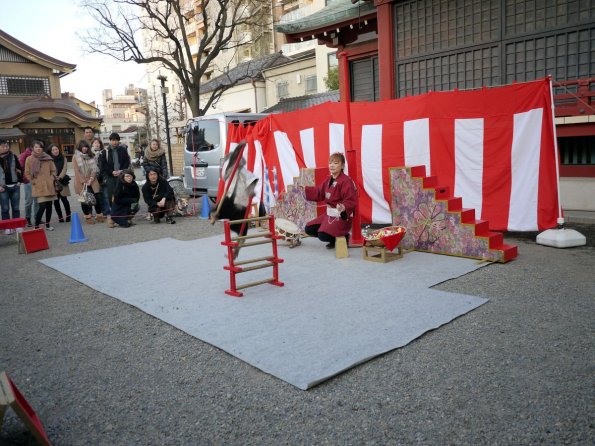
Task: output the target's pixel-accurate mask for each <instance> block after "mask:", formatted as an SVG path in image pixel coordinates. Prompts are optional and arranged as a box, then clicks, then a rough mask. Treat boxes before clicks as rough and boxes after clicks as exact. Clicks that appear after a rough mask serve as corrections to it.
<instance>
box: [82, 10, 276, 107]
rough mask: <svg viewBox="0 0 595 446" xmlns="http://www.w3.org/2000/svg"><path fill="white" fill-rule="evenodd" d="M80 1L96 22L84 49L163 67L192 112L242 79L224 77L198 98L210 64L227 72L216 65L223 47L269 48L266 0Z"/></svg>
mask: <svg viewBox="0 0 595 446" xmlns="http://www.w3.org/2000/svg"><path fill="white" fill-rule="evenodd" d="M82 5H83V7H84V8H86V9H87V10H88V11H89V13H90V14H91V16H92V17H93V18H94V19H95V20H96V22H97V24H98V29H90V30H88V32H87V34H86V35H85V36H82V38H83V40H84V41H85V42H86V44H87V45H88V47H89V48H88V49H89V50H90V51H91V52H95V53H101V54H106V55H109V56H111V57H113V58H114V59H116V60H119V61H122V62H129V61H133V62H136V63H138V64H153V66H157V69H158V68H159V67H164V68H166V69H167V70H169V71H170V72H171V73H173V74H174V75H175V76H176V77H177V78H178V80H179V81H180V86H181V88H182V90H183V92H184V96H185V98H186V100H187V101H188V105H189V106H190V110H191V111H192V115H193V116H201V115H203V114H204V110H206V109H208V108H209V107H210V106H211V105H212V104H213V103H216V102H217V101H218V100H219V98H220V97H221V95H222V94H223V93H224V92H225V91H226V90H228V89H229V88H231V87H233V86H234V85H235V84H237V83H238V82H240V81H242V80H243V79H244V77H236V78H234V79H231V78H230V77H229V76H227V79H225V78H224V79H223V81H222V82H220V83H219V85H218V86H217V88H215V89H214V90H212V91H209V94H210V96H208V98H207V99H206V100H204V98H203V100H204V103H203V104H201V103H200V94H201V81H202V80H203V76H205V75H207V74H208V73H213V71H214V68H216V69H217V71H218V73H222V74H223V77H224V76H225V75H224V73H227V67H217V66H216V63H217V60H218V56H220V55H221V53H222V51H223V50H224V49H226V50H231V51H237V50H238V49H239V48H246V47H247V46H251V47H252V48H269V47H270V45H268V43H267V42H266V40H267V39H270V38H271V9H270V7H271V1H270V0H83V3H82ZM203 25H204V26H203ZM263 42H264V44H263ZM246 73H247V74H246V76H248V73H249V71H246ZM201 105H202V107H201Z"/></svg>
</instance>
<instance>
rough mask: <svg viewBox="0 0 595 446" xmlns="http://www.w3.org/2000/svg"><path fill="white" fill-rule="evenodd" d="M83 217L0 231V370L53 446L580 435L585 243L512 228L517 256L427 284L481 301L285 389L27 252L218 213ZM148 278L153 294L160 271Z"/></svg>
mask: <svg viewBox="0 0 595 446" xmlns="http://www.w3.org/2000/svg"><path fill="white" fill-rule="evenodd" d="M74 207H75V208H77V207H78V204H75V205H74ZM83 229H84V231H85V235H86V236H87V237H88V238H89V241H88V242H86V243H80V244H69V243H68V242H67V240H68V238H69V234H70V228H69V226H68V225H67V224H57V225H56V230H55V231H54V232H51V233H48V238H49V242H50V246H51V249H50V250H48V251H43V252H38V253H33V254H29V255H17V254H16V251H17V250H16V246H15V244H14V242H13V241H12V240H10V239H7V238H6V237H2V238H0V258H1V259H2V260H3V261H2V266H1V271H2V274H1V277H2V279H1V280H2V283H1V290H0V370H7V371H8V372H9V374H10V375H11V376H12V378H13V379H14V381H15V382H16V384H17V385H18V386H19V388H20V389H21V391H22V392H23V393H24V394H25V396H26V397H27V399H28V401H29V402H30V403H31V405H32V406H33V408H34V409H35V410H36V412H37V414H38V415H39V416H40V418H41V420H42V422H43V424H44V426H45V429H46V431H47V433H48V435H49V437H50V439H51V440H52V443H53V444H54V445H134V444H139V445H325V444H326V445H398V444H401V445H442V444H453V445H480V444H490V445H512V444H515V445H516V444H522V445H525V444H526V445H532V444H549V445H559V444H573V445H587V444H593V443H594V442H595V432H594V428H593V426H594V421H595V420H594V416H593V414H595V410H594V409H595V407H594V401H595V399H594V396H595V392H594V384H595V381H594V376H595V367H594V365H595V363H594V359H595V347H594V345H593V339H594V328H595V324H594V314H595V249H594V248H593V247H583V248H573V249H566V250H557V249H553V248H548V247H543V246H539V245H536V244H535V243H534V242H533V240H532V239H529V238H515V239H507V241H508V242H511V243H518V245H519V251H520V256H519V257H518V259H516V260H514V261H513V262H510V263H507V264H504V265H500V264H495V265H490V266H488V267H485V268H481V269H479V270H478V271H476V272H473V273H471V274H468V275H466V276H464V277H461V278H459V279H456V280H452V281H449V282H446V283H443V284H441V285H439V286H438V288H439V289H441V290H446V291H457V292H462V293H468V294H473V295H479V296H483V297H487V298H489V299H490V302H489V303H487V304H486V305H483V306H481V307H480V308H479V309H477V310H475V311H473V312H471V313H469V314H468V315H465V316H463V317H461V318H459V319H456V320H455V321H453V322H452V323H450V324H448V325H446V326H443V327H441V328H440V329H438V330H435V331H433V332H430V333H427V334H426V335H424V336H422V337H421V338H419V339H417V340H415V341H414V342H412V343H411V344H410V345H408V346H406V347H404V348H402V349H399V350H395V351H392V352H389V353H387V354H385V355H382V356H380V357H378V358H375V359H373V360H372V361H369V362H367V363H365V364H363V365H360V366H358V367H355V368H354V369H352V370H349V371H347V372H346V373H343V374H341V375H340V376H338V377H335V378H333V379H331V380H329V381H327V382H325V383H323V384H321V385H319V386H317V387H315V388H313V389H311V390H309V391H301V390H298V389H296V388H295V387H293V386H291V385H289V384H287V383H285V382H283V381H280V380H278V379H276V378H274V377H272V376H269V375H266V374H264V373H263V372H261V371H259V370H257V369H255V368H253V367H251V366H249V365H247V364H245V363H244V362H242V361H240V360H238V359H236V358H234V357H232V356H230V355H228V354H226V353H224V352H222V351H220V350H218V349H217V348H214V347H212V346H210V345H209V344H206V343H204V342H201V341H199V340H197V339H195V338H193V337H191V336H189V335H187V334H185V333H183V332H181V331H179V330H177V329H175V328H173V327H171V326H169V325H167V324H165V323H163V322H161V321H160V320H158V319H155V318H153V317H151V316H149V315H147V314H144V313H142V312H140V311H139V310H137V309H135V308H132V307H130V306H128V305H126V304H123V303H122V302H119V301H117V300H115V299H113V298H110V297H107V296H105V295H103V294H101V293H99V292H97V291H94V290H92V289H89V288H87V287H86V286H83V285H81V284H80V283H78V282H76V281H74V280H72V279H70V278H68V277H65V276H63V275H61V274H59V273H57V272H56V271H54V270H51V269H49V268H47V267H45V266H44V265H42V264H40V263H39V262H37V260H39V259H42V258H47V257H52V256H58V255H66V254H72V253H77V252H84V251H86V250H90V249H99V248H105V247H110V246H115V245H125V244H129V243H134V242H138V241H143V240H148V239H155V238H161V237H169V236H173V237H176V238H178V239H181V240H190V239H193V238H196V237H203V236H209V235H213V234H221V233H222V227H221V226H220V225H216V226H210V225H209V224H208V223H207V222H205V221H204V220H200V219H198V218H196V217H188V218H184V219H180V221H179V222H178V224H177V225H175V226H171V225H165V224H161V225H155V224H151V223H149V222H146V221H144V220H140V219H139V223H138V225H137V226H135V227H133V228H131V229H112V230H109V229H108V228H106V227H105V226H104V225H101V226H100V225H94V226H85V227H84V228H83ZM158 255H159V253H156V256H158ZM352 255H359V253H355V254H352ZM93 267H94V265H89V268H93ZM158 267H159V262H158V261H156V262H155V268H156V271H158ZM338 267H340V264H339V263H338ZM152 273H153V272H152V271H139V272H138V274H152ZM290 273H291V272H290V271H284V274H290ZM181 275H183V279H178V280H184V281H186V282H187V283H188V286H189V287H195V288H196V290H197V292H200V290H201V280H208V278H204V277H202V276H201V274H200V271H196V270H195V269H193V267H192V259H188V265H187V269H186V270H185V271H182V272H181ZM378 279H379V278H378ZM105 280H109V277H106V279H105ZM150 292H154V290H147V293H150ZM158 292H162V293H167V282H166V281H164V284H163V289H162V290H158ZM395 292H398V290H395ZM362 298H365V296H363V297H362ZM5 418H6V420H5V423H4V428H3V430H2V431H1V432H0V444H2V445H33V444H35V442H34V440H33V438H32V437H31V435H30V434H29V433H28V432H27V431H26V429H25V427H24V425H23V424H22V423H21V422H20V421H19V420H18V418H16V417H15V415H14V412H13V411H12V410H9V411H8V412H7V415H6V417H5Z"/></svg>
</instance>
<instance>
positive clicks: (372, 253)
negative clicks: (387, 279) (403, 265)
mask: <svg viewBox="0 0 595 446" xmlns="http://www.w3.org/2000/svg"><path fill="white" fill-rule="evenodd" d="M362 250H363V254H364V260H369V261H370V262H378V263H388V262H392V261H393V260H397V259H400V258H402V257H403V251H402V250H401V248H400V247H398V246H397V247H396V248H395V249H394V250H393V251H392V252H391V251H389V250H388V249H386V248H385V247H384V246H369V245H364V246H362Z"/></svg>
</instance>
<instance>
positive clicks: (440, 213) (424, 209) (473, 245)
mask: <svg viewBox="0 0 595 446" xmlns="http://www.w3.org/2000/svg"><path fill="white" fill-rule="evenodd" d="M390 180H391V190H392V202H391V209H392V221H393V225H399V226H404V227H405V228H406V229H407V233H406V234H405V237H404V238H403V240H402V241H401V244H400V246H401V247H402V248H404V249H415V250H417V251H427V252H433V253H436V254H449V255H455V256H461V257H471V258H476V259H482V260H490V261H498V262H501V261H503V253H502V251H498V250H490V249H489V240H488V238H487V237H476V236H475V225H472V224H471V225H470V224H463V223H461V213H460V212H448V209H447V206H448V205H447V201H446V200H436V199H435V195H434V194H435V192H434V189H424V188H423V179H422V178H413V177H412V176H411V171H410V169H409V168H406V167H400V168H393V169H390Z"/></svg>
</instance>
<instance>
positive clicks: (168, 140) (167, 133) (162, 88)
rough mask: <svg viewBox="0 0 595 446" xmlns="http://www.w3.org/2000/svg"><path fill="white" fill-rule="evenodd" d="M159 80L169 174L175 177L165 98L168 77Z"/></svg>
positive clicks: (161, 76) (161, 77) (160, 77)
mask: <svg viewBox="0 0 595 446" xmlns="http://www.w3.org/2000/svg"><path fill="white" fill-rule="evenodd" d="M157 79H159V80H160V81H161V95H162V96H163V115H164V116H165V136H166V137H167V154H168V156H169V174H170V175H172V176H173V174H174V163H173V161H172V158H171V141H170V137H169V118H168V117H167V99H166V97H165V95H166V93H167V92H168V91H167V87H166V86H165V81H166V80H167V77H165V76H163V75H161V74H160V75H159V76H157Z"/></svg>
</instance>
